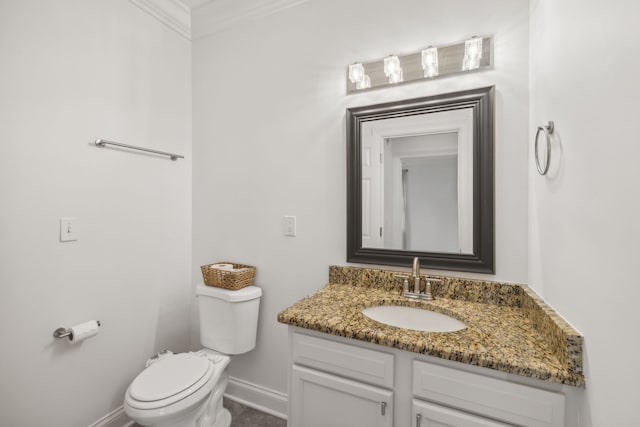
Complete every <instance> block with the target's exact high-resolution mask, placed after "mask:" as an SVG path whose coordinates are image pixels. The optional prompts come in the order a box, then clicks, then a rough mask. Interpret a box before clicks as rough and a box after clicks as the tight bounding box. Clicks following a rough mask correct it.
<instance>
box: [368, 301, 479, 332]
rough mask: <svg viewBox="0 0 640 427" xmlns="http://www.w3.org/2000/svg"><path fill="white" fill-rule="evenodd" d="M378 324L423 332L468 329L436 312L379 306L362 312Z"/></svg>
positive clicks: (395, 306)
mask: <svg viewBox="0 0 640 427" xmlns="http://www.w3.org/2000/svg"><path fill="white" fill-rule="evenodd" d="M362 314H364V315H365V316H367V317H368V318H370V319H373V320H375V321H376V322H380V323H384V324H386V325H391V326H395V327H398V328H404V329H413V330H414V331H423V332H455V331H459V330H461V329H464V328H466V327H467V325H465V324H464V323H462V322H461V321H459V320H458V319H454V318H453V317H451V316H447V315H446V314H442V313H436V312H435V311H430V310H424V309H422V308H414V307H403V306H399V305H379V306H376V307H369V308H365V309H364V310H362Z"/></svg>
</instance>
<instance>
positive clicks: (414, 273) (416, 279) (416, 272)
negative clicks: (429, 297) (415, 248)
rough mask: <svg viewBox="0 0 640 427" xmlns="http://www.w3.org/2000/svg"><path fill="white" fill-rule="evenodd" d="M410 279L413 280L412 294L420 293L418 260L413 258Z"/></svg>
mask: <svg viewBox="0 0 640 427" xmlns="http://www.w3.org/2000/svg"><path fill="white" fill-rule="evenodd" d="M411 277H412V278H413V293H415V294H419V293H420V258H418V257H415V258H414V259H413V269H412V271H411Z"/></svg>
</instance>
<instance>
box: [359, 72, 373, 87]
mask: <svg viewBox="0 0 640 427" xmlns="http://www.w3.org/2000/svg"><path fill="white" fill-rule="evenodd" d="M370 87H371V78H370V77H369V76H368V75H367V74H365V75H364V78H363V79H362V80H360V81H359V82H356V89H368V88H370Z"/></svg>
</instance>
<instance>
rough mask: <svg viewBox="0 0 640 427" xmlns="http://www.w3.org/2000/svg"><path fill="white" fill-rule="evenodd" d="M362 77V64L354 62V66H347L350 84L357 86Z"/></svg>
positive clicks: (363, 75)
mask: <svg viewBox="0 0 640 427" xmlns="http://www.w3.org/2000/svg"><path fill="white" fill-rule="evenodd" d="M364 77H365V74H364V67H363V66H362V64H360V63H358V62H356V63H355V64H351V65H349V80H351V83H356V84H357V83H359V82H361V81H362V80H363V79H364Z"/></svg>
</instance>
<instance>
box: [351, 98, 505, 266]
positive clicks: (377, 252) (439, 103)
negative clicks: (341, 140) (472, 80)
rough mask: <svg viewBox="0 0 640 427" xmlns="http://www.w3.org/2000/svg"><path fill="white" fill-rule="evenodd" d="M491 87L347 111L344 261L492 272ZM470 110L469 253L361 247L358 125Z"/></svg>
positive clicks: (360, 180)
mask: <svg viewBox="0 0 640 427" xmlns="http://www.w3.org/2000/svg"><path fill="white" fill-rule="evenodd" d="M494 92H495V90H494V87H493V86H490V87H485V88H479V89H472V90H466V91H462V92H454V93H447V94H442V95H436V96H430V97H426V98H416V99H409V100H404V101H397V102H389V103H384V104H377V105H369V106H364V107H355V108H349V109H347V261H348V262H354V263H366V264H381V265H402V266H411V264H412V261H413V258H414V257H418V258H420V265H421V267H425V268H433V269H438V270H452V271H472V272H479V273H495V254H494ZM462 108H471V109H472V115H473V253H471V254H458V253H440V252H419V251H405V250H397V249H378V248H364V247H362V191H361V190H362V189H361V187H362V185H361V183H362V174H361V169H360V165H361V139H360V138H361V134H360V129H361V124H362V123H364V122H367V121H371V120H382V119H389V118H394V117H405V116H413V115H418V114H429V113H435V112H443V111H451V110H458V109H462Z"/></svg>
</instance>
